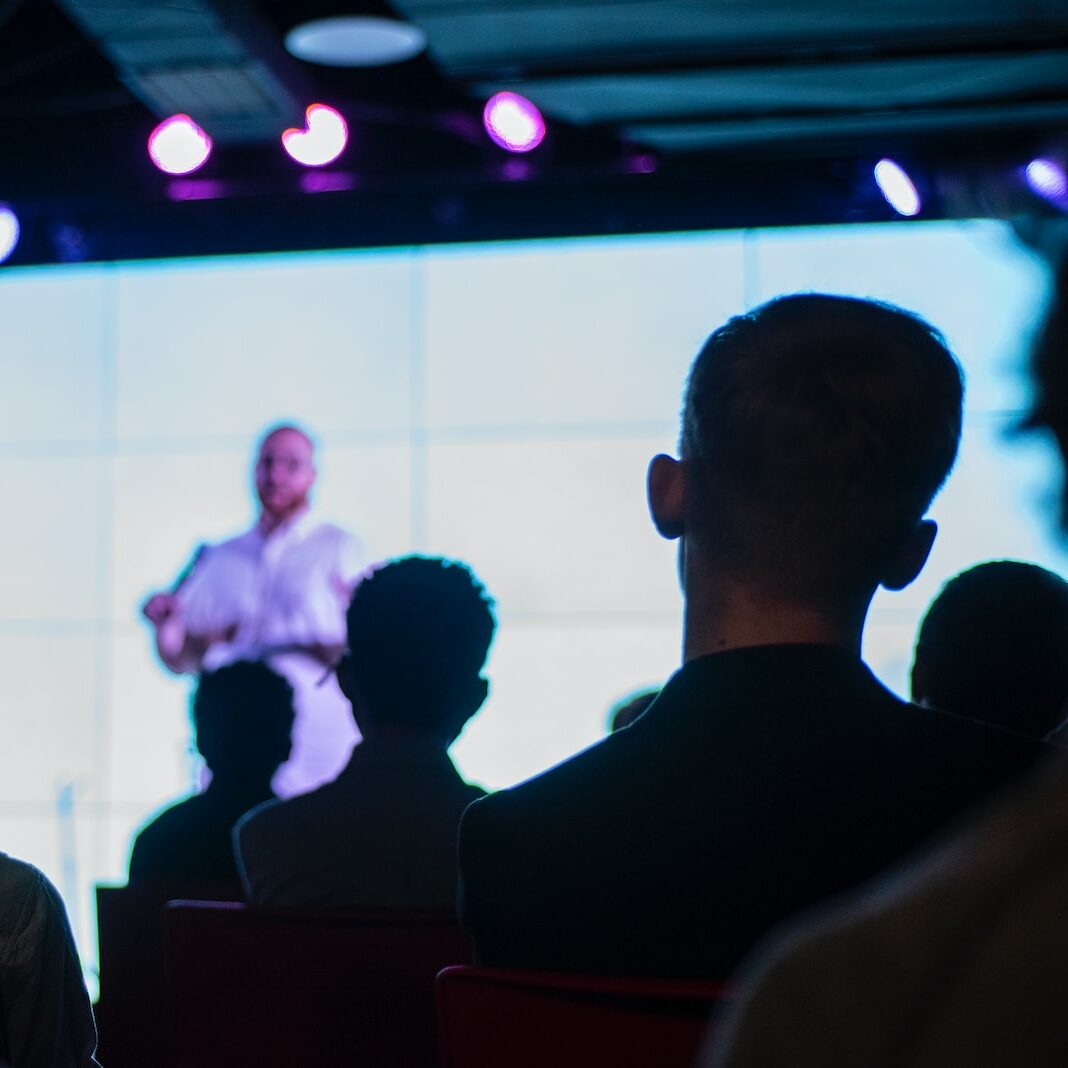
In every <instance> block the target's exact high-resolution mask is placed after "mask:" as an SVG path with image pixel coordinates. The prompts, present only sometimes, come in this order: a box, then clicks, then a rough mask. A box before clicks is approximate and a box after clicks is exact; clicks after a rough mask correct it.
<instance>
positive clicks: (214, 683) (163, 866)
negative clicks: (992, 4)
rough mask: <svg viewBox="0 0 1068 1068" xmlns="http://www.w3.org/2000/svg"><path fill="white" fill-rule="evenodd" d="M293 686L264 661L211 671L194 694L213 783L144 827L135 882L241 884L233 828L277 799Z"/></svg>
mask: <svg viewBox="0 0 1068 1068" xmlns="http://www.w3.org/2000/svg"><path fill="white" fill-rule="evenodd" d="M293 718H294V711H293V688H292V686H290V684H289V683H288V682H287V681H286V679H284V678H283V677H282V676H281V675H279V674H278V673H277V672H275V671H274V670H272V669H271V668H270V667H268V666H267V665H266V664H264V663H262V662H259V661H250V660H245V661H238V662H237V663H234V664H228V665H227V666H226V667H221V668H219V669H218V670H217V671H209V672H205V673H204V674H203V675H201V677H200V681H199V682H198V684H197V689H196V694H195V696H194V698H193V728H194V732H195V738H196V746H197V749H198V750H199V751H200V754H201V756H203V757H204V761H205V763H206V764H207V765H208V768H209V769H210V770H211V782H210V783H209V784H208V788H207V789H206V790H205V791H204V792H203V793H200V794H197V795H196V796H194V797H190V798H187V799H186V800H185V801H180V802H179V803H178V804H176V805H172V806H171V807H170V808H168V809H167V810H166V811H164V812H162V813H160V815H158V816H157V817H156V818H155V819H154V820H152V821H151V822H150V823H149V824H147V826H145V827H144V828H142V830H141V831H140V833H139V834H138V835H137V838H136V839H135V841H134V845H133V851H132V852H131V854H130V882H131V883H150V882H155V883H177V882H207V883H216V882H225V883H232V884H233V885H234V886H235V888H236V887H237V885H238V874H237V866H236V865H235V863H234V851H233V844H232V842H233V838H232V835H233V827H234V824H235V823H236V822H237V820H238V818H239V817H240V816H242V815H244V813H246V812H247V811H248V810H249V809H250V808H253V807H254V806H256V805H258V804H260V803H261V802H263V801H266V800H269V799H270V798H273V797H274V794H273V793H272V791H271V777H272V776H273V775H274V773H275V772H276V771H277V770H278V768H279V766H280V765H281V764H282V763H283V761H285V759H286V758H287V757H288V756H289V746H290V732H291V731H292V729H293Z"/></svg>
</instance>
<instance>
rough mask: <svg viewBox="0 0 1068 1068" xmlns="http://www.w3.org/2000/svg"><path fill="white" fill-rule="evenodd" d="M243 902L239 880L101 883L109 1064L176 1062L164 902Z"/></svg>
mask: <svg viewBox="0 0 1068 1068" xmlns="http://www.w3.org/2000/svg"><path fill="white" fill-rule="evenodd" d="M191 897H195V898H198V899H201V900H206V901H240V900H241V897H242V894H241V887H240V885H238V884H237V883H213V882H199V881H197V882H189V881H186V882H180V883H148V884H135V885H133V886H98V887H97V888H96V918H97V942H98V945H99V948H100V956H99V958H98V959H99V961H100V998H99V1000H98V1001H97V1003H96V1007H95V1012H96V1024H97V1030H98V1031H99V1032H100V1047H99V1051H98V1056H99V1059H100V1062H101V1063H102V1064H105V1065H107V1068H146V1066H149V1065H156V1066H166V1065H168V1064H169V1063H170V1047H169V1042H168V1037H167V1022H166V1021H167V1013H166V1001H167V990H166V985H165V980H164V972H163V954H164V943H165V932H164V908H165V906H166V904H167V902H168V901H170V900H171V899H173V898H191Z"/></svg>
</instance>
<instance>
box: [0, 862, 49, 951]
mask: <svg viewBox="0 0 1068 1068" xmlns="http://www.w3.org/2000/svg"><path fill="white" fill-rule="evenodd" d="M42 907H43V908H44V909H45V911H46V912H50V911H57V910H61V909H62V908H63V904H62V899H61V898H60V896H59V891H58V890H56V888H55V887H54V886H53V885H52V883H51V882H50V881H49V879H48V877H47V876H46V875H45V874H44V873H43V872H42V871H40V869H38V868H36V867H34V866H33V865H32V864H28V863H27V862H26V861H24V860H18V859H16V858H15V857H10V856H8V855H7V854H6V853H0V936H2V937H4V938H8V937H11V936H12V935H14V934H16V933H18V931H20V930H22V929H23V928H24V927H25V926H26V925H27V924H28V923H30V922H31V918H32V916H33V914H34V913H35V911H36V910H37V909H40V908H42Z"/></svg>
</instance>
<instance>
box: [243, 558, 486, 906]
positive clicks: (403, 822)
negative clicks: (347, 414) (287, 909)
mask: <svg viewBox="0 0 1068 1068" xmlns="http://www.w3.org/2000/svg"><path fill="white" fill-rule="evenodd" d="M347 624H348V651H347V652H346V654H345V656H344V658H343V659H342V661H341V663H340V664H339V665H338V669H337V674H338V681H339V683H340V685H341V689H342V691H343V692H344V693H345V695H346V697H348V699H349V701H351V703H352V710H353V714H354V715H355V716H356V720H357V723H358V726H359V728H360V731H361V733H362V735H363V741H362V742H361V744H360V745H359V746H357V748H356V749H355V751H354V752H353V755H352V759H351V760H350V761H349V763H348V765H347V766H346V767H345V769H344V770H343V771H342V772H341V774H340V775H338V777H337V779H335V780H334V781H333V782H331V783H327V784H325V785H324V786H321V787H319V788H318V789H317V790H313V791H312V792H311V793H308V794H304V795H302V796H300V797H294V798H290V799H288V800H286V801H279V802H272V803H270V804H267V805H263V806H261V807H260V808H258V809H256V810H255V811H254V812H250V813H249V814H248V815H247V816H246V817H245V818H244V819H243V820H242V821H241V822H240V823H239V824H238V826H237V829H236V831H235V840H236V848H237V853H238V859H239V865H240V868H241V872H242V878H243V880H244V884H245V889H246V893H247V895H248V897H249V898H250V899H251V900H252V901H256V902H263V903H269V904H275V905H318V906H340V905H348V906H353V905H359V906H391V907H410V908H425V909H437V908H452V907H453V906H454V904H455V900H456V828H457V826H458V824H459V822H460V815H461V813H462V812H463V810H464V808H465V807H466V806H467V805H468V804H469V803H470V802H471V801H473V800H475V799H476V798H478V797H481V796H482V795H483V791H482V790H480V789H479V788H478V787H476V786H471V785H469V784H468V783H466V782H464V781H463V779H461V778H460V776H459V775H458V774H457V772H456V769H455V767H453V764H452V761H451V760H450V759H449V756H448V752H447V750H448V747H449V746H450V745H451V744H452V742H453V741H454V740H455V739H456V737H457V736H458V735H459V734H460V731H461V730H463V727H464V725H465V724H466V723H467V721H468V720H469V719H470V718H471V717H472V716H473V715H474V714H475V713H476V712H477V711H478V709H479V708H480V707H481V706H482V703H483V702H484V701H485V699H486V694H487V693H488V690H489V684H488V683H487V681H486V679H485V678H483V677H482V674H481V672H482V668H483V665H484V664H485V662H486V656H487V654H488V652H489V647H490V643H491V641H492V640H493V631H494V626H495V623H494V619H493V612H492V601H491V600H490V599H489V597H488V595H487V594H486V591H485V589H484V588H483V587H482V585H481V584H480V583H479V582H478V580H477V579H476V578H475V576H474V575H473V574H472V573H471V571H470V570H469V569H468V568H467V567H466V566H464V565H463V564H460V563H449V562H446V561H444V560H441V559H436V558H426V557H417V556H412V557H407V558H406V559H403V560H399V561H395V562H393V563H390V564H387V565H385V566H384V567H380V568H378V569H377V570H375V571H373V572H372V573H371V574H370V575H369V576H368V577H367V578H365V579H364V580H363V582H361V583H360V585H359V586H357V588H356V591H355V593H354V594H353V598H352V604H351V605H350V606H349V610H348V616H347Z"/></svg>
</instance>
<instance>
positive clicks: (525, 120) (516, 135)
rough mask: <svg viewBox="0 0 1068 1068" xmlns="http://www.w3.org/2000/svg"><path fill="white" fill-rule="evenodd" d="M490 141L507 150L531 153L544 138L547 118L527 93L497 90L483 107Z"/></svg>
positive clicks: (484, 120) (483, 119) (483, 123)
mask: <svg viewBox="0 0 1068 1068" xmlns="http://www.w3.org/2000/svg"><path fill="white" fill-rule="evenodd" d="M482 125H483V126H485V128H486V133H487V134H489V138H490V140H491V141H492V142H493V143H494V144H495V145H500V147H501V148H503V149H505V150H507V151H508V152H529V151H530V150H531V149H534V148H537V147H538V145H540V144H541V143H542V141H543V140H545V120H544V119H543V118H542V117H541V112H540V111H538V109H537V108H536V107H535V106H534V105H533V104H532V103H531V102H530V101H529V100H527V98H526V97H525V96H520V95H519V94H518V93H508V92H505V93H494V95H493V96H491V97H490V98H489V100H487V101H486V106H485V107H484V108H483V109H482Z"/></svg>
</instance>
